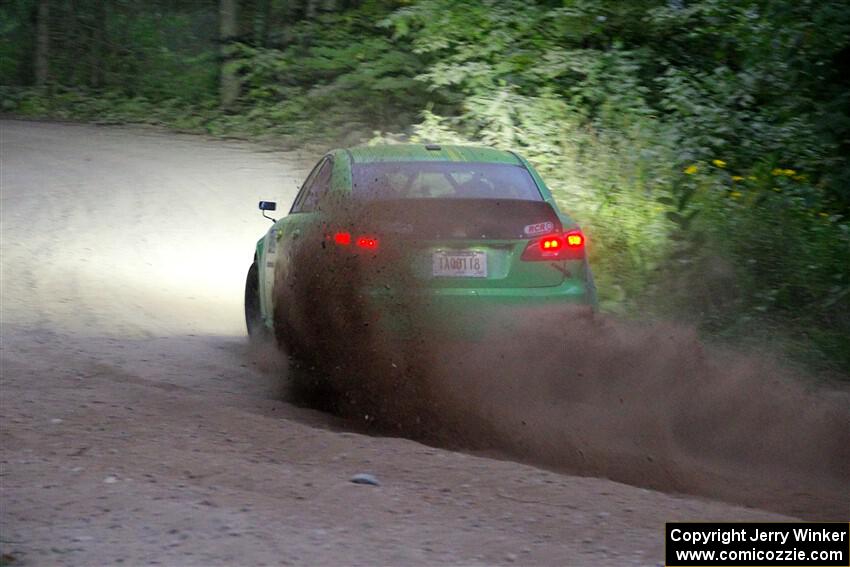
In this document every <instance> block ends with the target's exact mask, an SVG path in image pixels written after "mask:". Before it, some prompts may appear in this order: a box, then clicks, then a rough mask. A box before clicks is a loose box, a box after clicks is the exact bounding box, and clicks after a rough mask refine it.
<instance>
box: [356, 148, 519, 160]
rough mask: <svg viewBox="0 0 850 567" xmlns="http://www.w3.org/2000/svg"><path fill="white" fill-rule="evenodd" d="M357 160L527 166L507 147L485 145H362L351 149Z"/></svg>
mask: <svg viewBox="0 0 850 567" xmlns="http://www.w3.org/2000/svg"><path fill="white" fill-rule="evenodd" d="M347 152H348V155H349V156H351V160H352V162H353V163H375V162H382V161H451V162H474V163H506V164H511V165H523V164H522V161H520V159H519V158H518V157H517V156H516V155H515V154H513V153H512V152H507V151H504V150H496V149H494V148H485V147H481V146H455V145H447V144H384V145H378V146H359V147H356V148H350V149H348V150H347Z"/></svg>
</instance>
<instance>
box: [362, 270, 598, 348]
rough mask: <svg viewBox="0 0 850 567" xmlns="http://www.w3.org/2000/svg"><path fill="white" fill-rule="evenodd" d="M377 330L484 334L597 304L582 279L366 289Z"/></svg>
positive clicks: (466, 336)
mask: <svg viewBox="0 0 850 567" xmlns="http://www.w3.org/2000/svg"><path fill="white" fill-rule="evenodd" d="M364 296H365V297H367V298H368V304H369V307H370V311H371V318H372V320H373V321H374V323H375V324H376V326H377V329H379V330H381V331H383V332H386V333H389V334H391V335H393V336H397V337H399V338H405V337H408V336H410V335H415V334H418V333H420V332H429V333H436V334H438V335H440V336H443V337H446V338H454V337H458V338H463V339H482V338H485V337H486V336H487V335H489V334H491V333H492V332H494V331H497V330H498V331H506V330H507V331H509V330H510V329H511V328H512V327H517V328H518V327H519V326H520V325H523V324H526V323H527V322H528V321H530V320H532V319H534V318H535V317H537V316H538V315H549V314H551V313H553V312H556V311H558V310H559V309H563V308H568V307H570V306H586V307H587V308H588V309H593V308H595V304H594V303H595V294H594V293H593V290H592V288H590V286H588V285H587V284H586V283H585V282H583V281H580V280H566V281H565V282H564V283H563V284H561V285H559V286H552V287H541V288H523V289H515V288H474V289H465V288H426V289H417V290H414V291H407V290H405V291H404V292H401V293H399V292H397V291H394V290H392V289H386V288H381V289H367V290H364Z"/></svg>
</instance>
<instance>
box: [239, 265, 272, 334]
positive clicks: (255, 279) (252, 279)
mask: <svg viewBox="0 0 850 567" xmlns="http://www.w3.org/2000/svg"><path fill="white" fill-rule="evenodd" d="M245 326H246V327H247V328H248V337H250V338H251V340H252V341H261V340H267V339H268V338H269V330H268V328H267V327H266V324H265V323H264V322H263V315H262V313H261V312H260V274H259V269H258V268H257V263H256V262H254V263H253V264H251V267H250V268H249V269H248V277H247V278H246V279H245Z"/></svg>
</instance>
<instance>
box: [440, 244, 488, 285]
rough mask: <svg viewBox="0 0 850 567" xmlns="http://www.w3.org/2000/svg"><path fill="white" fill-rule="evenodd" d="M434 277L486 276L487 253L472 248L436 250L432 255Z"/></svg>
mask: <svg viewBox="0 0 850 567" xmlns="http://www.w3.org/2000/svg"><path fill="white" fill-rule="evenodd" d="M433 266H434V270H433V272H432V273H433V275H434V277H435V278H486V277H487V254H485V253H484V252H476V251H474V250H438V251H437V252H434V256H433Z"/></svg>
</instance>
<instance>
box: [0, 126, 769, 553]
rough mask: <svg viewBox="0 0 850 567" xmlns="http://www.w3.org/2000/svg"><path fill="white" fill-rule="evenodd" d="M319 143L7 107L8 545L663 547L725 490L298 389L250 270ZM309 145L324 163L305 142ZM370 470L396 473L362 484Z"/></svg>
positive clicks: (336, 549) (437, 549)
mask: <svg viewBox="0 0 850 567" xmlns="http://www.w3.org/2000/svg"><path fill="white" fill-rule="evenodd" d="M305 157H307V158H310V157H312V156H298V155H294V154H281V153H275V152H270V151H268V150H264V149H263V148H260V147H257V146H253V145H250V144H246V143H241V142H239V143H237V142H230V141H211V140H206V139H204V138H200V137H194V136H183V135H175V134H166V133H161V132H158V131H153V130H149V129H144V128H117V127H97V126H84V125H75V124H54V123H38V122H22V121H13V120H4V121H2V122H0V159H2V162H0V189H2V219H0V220H1V221H2V233H1V234H0V256H2V297H0V302H2V313H0V317H2V367H0V373H1V374H2V383H0V387H2V392H1V393H2V397H0V420H2V430H0V440H2V443H0V488H2V505H0V552H2V553H4V554H8V555H10V556H11V557H13V558H14V559H15V560H16V561H19V562H20V564H32V565H43V564H54V565H56V564H58V565H81V564H88V565H116V564H125V565H137V564H153V563H158V564H167V565H213V564H229V565H234V564H239V565H260V564H267V565H277V564H310V565H339V564H351V565H374V564H394V565H415V564H435V563H450V564H465V565H477V564H482V565H483V564H500V563H505V564H508V563H517V564H525V565H530V564H558V565H586V564H593V565H631V564H633V565H655V564H658V563H659V562H661V561H662V550H663V523H664V522H665V521H675V520H701V521H712V520H733V519H734V520H758V519H772V520H781V519H783V517H782V516H778V515H776V514H771V513H767V512H760V511H757V510H747V509H744V508H739V507H735V506H732V505H729V504H722V503H715V502H709V501H705V500H700V499H694V498H685V497H679V496H672V495H667V494H663V493H659V492H653V491H649V490H645V489H640V488H634V487H631V486H626V485H623V484H618V483H614V482H611V481H607V480H602V479H592V478H578V477H572V476H566V475H560V474H557V473H553V472H547V471H542V470H539V469H536V468H533V467H530V466H527V465H523V464H519V463H514V462H510V461H502V460H493V459H488V458H482V457H478V456H473V455H468V454H463V453H457V452H450V451H445V450H441V449H435V448H431V447H427V446H424V445H421V444H418V443H416V442H413V441H408V440H404V439H396V438H387V437H374V436H367V435H363V434H360V433H357V432H356V430H355V428H354V427H353V426H352V425H350V424H346V423H345V422H341V421H339V420H336V419H335V418H333V417H331V416H328V415H325V414H321V413H318V412H315V411H311V410H306V409H301V408H297V407H295V406H293V405H291V404H289V403H287V402H286V401H285V400H284V399H283V398H282V397H281V395H280V393H279V392H280V385H279V382H280V380H281V378H280V375H281V374H282V373H283V372H284V370H285V368H284V367H283V365H282V363H280V362H279V361H278V360H277V357H276V355H275V354H274V353H266V355H265V356H260V355H258V354H257V353H255V352H252V351H250V350H249V348H248V346H247V343H246V339H245V334H244V323H243V320H242V311H241V309H242V291H243V282H244V279H243V278H244V274H245V272H246V270H247V267H248V265H249V263H250V260H251V251H252V247H253V244H254V242H255V240H256V239H257V238H258V237H259V236H260V235H261V234H262V232H263V231H264V230H265V229H266V228H267V227H268V221H266V220H265V219H263V218H262V217H261V216H260V215H259V212H258V211H256V203H257V201H258V200H260V199H276V200H278V201H279V202H280V203H282V207H281V208H282V209H284V210H286V208H287V205H288V203H289V202H291V200H292V198H293V196H294V193H295V190H296V184H297V183H298V182H300V180H301V178H302V177H303V175H304V173H305V171H304V167H303V166H304V164H305V159H304V158H305ZM307 161H309V159H308V160H307ZM360 473H366V474H370V475H374V477H375V478H376V479H378V480H379V481H380V484H379V485H378V486H374V485H371V484H369V483H366V484H354V483H352V482H350V479H351V478H352V477H353V476H354V475H357V474H360Z"/></svg>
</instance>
